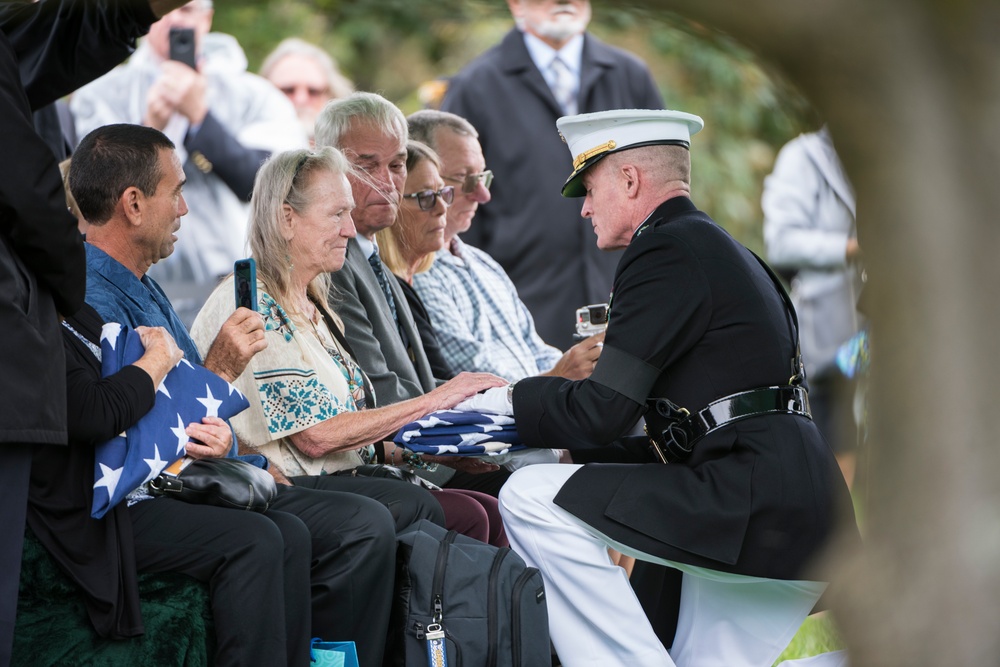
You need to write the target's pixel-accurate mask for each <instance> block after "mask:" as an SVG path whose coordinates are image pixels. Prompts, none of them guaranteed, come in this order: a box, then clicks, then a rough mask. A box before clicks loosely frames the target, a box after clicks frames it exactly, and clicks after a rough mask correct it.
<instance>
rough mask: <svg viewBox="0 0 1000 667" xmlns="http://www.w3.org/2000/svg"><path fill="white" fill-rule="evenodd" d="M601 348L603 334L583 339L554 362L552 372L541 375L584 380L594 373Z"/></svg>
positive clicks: (602, 346) (602, 345)
mask: <svg viewBox="0 0 1000 667" xmlns="http://www.w3.org/2000/svg"><path fill="white" fill-rule="evenodd" d="M603 348H604V332H601V333H599V334H595V335H593V336H591V337H590V338H584V339H583V340H581V341H580V342H579V343H577V344H576V345H574V346H573V347H571V348H569V349H568V350H566V353H565V354H564V355H563V356H562V357H561V358H560V359H559V361H557V362H556V365H555V366H553V367H552V370H550V371H549V372H547V373H543V375H551V376H555V377H562V378H566V379H567V380H585V379H587V378H589V377H590V374H591V373H592V372H593V371H594V366H596V365H597V359H598V358H599V357H600V356H601V350H602V349H603Z"/></svg>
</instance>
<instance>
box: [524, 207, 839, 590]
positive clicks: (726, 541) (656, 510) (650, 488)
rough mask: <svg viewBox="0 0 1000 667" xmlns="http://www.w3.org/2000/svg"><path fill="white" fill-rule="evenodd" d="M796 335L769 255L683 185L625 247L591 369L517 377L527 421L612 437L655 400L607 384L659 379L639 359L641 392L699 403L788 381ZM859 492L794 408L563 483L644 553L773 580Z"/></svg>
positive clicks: (563, 496)
mask: <svg viewBox="0 0 1000 667" xmlns="http://www.w3.org/2000/svg"><path fill="white" fill-rule="evenodd" d="M793 350H794V341H793V337H792V328H791V326H790V324H789V319H788V317H787V315H786V311H785V308H784V305H783V301H782V298H781V296H780V292H779V291H778V289H777V287H776V286H775V284H774V283H773V282H772V280H771V279H770V277H769V276H768V274H767V273H766V271H765V270H764V268H763V267H762V266H760V264H759V263H758V262H757V260H756V259H755V258H754V257H753V255H751V253H750V252H749V251H747V250H746V249H745V248H744V247H743V246H741V245H740V244H738V243H737V242H736V241H735V240H733V239H732V237H730V236H729V234H727V233H726V232H725V231H724V230H723V229H722V228H720V227H719V226H718V225H716V224H715V223H714V222H713V221H712V220H711V219H710V218H709V217H708V216H707V215H705V214H704V213H702V212H700V211H698V210H697V209H696V208H695V207H694V205H693V204H692V203H691V201H690V200H689V199H687V198H683V197H679V198H674V199H670V200H668V201H667V202H665V203H664V204H662V205H661V206H660V207H659V208H658V209H656V211H654V212H653V214H652V215H651V216H650V218H649V219H648V221H647V224H646V225H645V226H644V227H640V230H639V232H638V233H637V235H636V236H635V237H633V240H632V242H631V244H630V245H629V247H628V248H627V249H626V251H625V253H624V255H623V256H622V260H621V263H620V264H619V266H618V270H617V273H616V276H615V283H614V294H613V298H612V305H611V316H610V324H609V327H608V331H607V339H606V341H605V348H604V352H603V354H602V356H601V359H600V361H599V362H598V365H597V368H596V369H595V371H594V374H593V376H592V377H591V379H589V380H583V381H578V382H570V381H566V380H561V379H558V378H529V379H526V380H522V381H521V382H519V383H518V384H517V385H516V387H515V390H514V412H515V416H516V419H517V426H518V430H519V432H520V433H521V435H522V436H523V437H524V439H525V440H526V441H527V442H528V443H529V444H531V445H533V446H538V447H542V446H544V447H564V448H569V449H572V450H580V449H587V448H593V447H596V446H600V445H602V444H604V443H609V442H611V441H613V440H614V439H616V438H618V437H620V436H622V435H623V434H624V433H625V432H626V431H627V430H628V429H629V427H630V426H631V425H632V424H633V423H634V422H635V420H636V418H638V416H639V415H640V413H641V412H642V410H643V406H641V405H640V404H639V403H637V402H635V401H634V400H631V399H629V398H626V397H625V396H623V395H622V394H621V393H619V392H618V391H615V390H613V389H611V388H609V387H608V386H607V384H611V385H615V380H613V379H612V376H614V375H615V372H614V371H615V370H616V369H621V368H623V367H626V366H628V365H629V364H638V366H635V368H639V369H641V368H642V367H643V365H648V366H651V367H653V369H655V370H652V372H651V375H650V379H649V380H646V381H644V380H642V379H641V377H642V373H641V372H629V373H627V374H626V376H627V378H628V379H627V380H625V382H626V383H627V385H628V393H632V394H633V395H639V396H650V397H667V398H670V399H671V400H673V401H674V402H675V403H677V404H678V405H681V406H684V407H687V408H689V409H692V410H694V409H700V408H702V407H704V406H706V405H707V404H708V403H709V402H710V401H712V400H714V399H716V398H719V397H722V396H726V395H729V394H732V393H735V392H739V391H744V390H748V389H754V388H758V387H766V386H771V385H783V384H787V383H788V381H789V376H790V362H791V359H792V357H793ZM609 352H610V354H609ZM653 378H655V379H653ZM603 383H606V384H603ZM619 386H621V385H619ZM647 419H652V417H651V416H649V415H647ZM847 501H848V495H847V489H846V486H845V484H844V482H843V478H842V477H841V475H840V472H839V469H838V468H837V463H836V461H835V459H834V457H833V454H832V452H831V451H830V448H829V447H828V445H827V444H826V442H825V441H824V440H823V438H822V437H821V436H820V434H819V432H818V431H817V429H816V427H815V426H814V425H813V423H812V421H811V420H809V419H808V418H806V417H801V416H794V415H790V414H781V415H764V416H757V417H751V418H748V419H745V420H743V421H739V422H737V423H735V424H733V425H730V426H727V427H725V428H723V429H721V430H719V431H716V432H714V433H712V434H710V435H708V436H707V437H706V438H704V439H703V440H701V441H700V442H699V443H698V444H697V445H696V448H695V451H694V453H693V455H692V457H691V458H690V459H689V460H688V461H687V462H685V463H683V464H674V465H663V464H659V463H649V464H646V465H631V464H625V465H622V464H589V465H586V466H584V467H583V468H582V469H581V470H580V471H579V472H577V473H576V474H575V475H573V477H572V478H571V479H570V480H569V481H568V482H567V483H566V485H565V486H564V487H563V489H562V490H561V491H560V493H559V495H558V496H557V497H556V503H557V504H558V505H560V506H561V507H563V508H565V509H567V510H568V511H570V512H571V513H573V514H574V515H576V516H577V517H579V518H581V519H582V520H584V521H585V522H587V523H588V524H589V525H591V526H593V527H594V528H596V529H597V530H599V531H601V532H602V533H604V534H605V535H607V536H609V537H611V538H612V539H614V540H616V541H618V542H621V543H623V544H627V545H629V546H632V547H635V548H637V549H639V550H641V551H643V552H645V553H649V554H652V555H655V556H659V557H662V558H666V559H670V560H674V561H678V562H682V563H688V564H692V565H698V566H703V567H708V568H712V569H715V570H720V571H724V572H734V573H739V574H745V575H751V576H758V577H769V578H775V579H800V578H809V574H808V572H807V570H806V567H807V565H808V563H809V560H810V558H811V557H812V556H813V555H815V554H816V552H817V549H818V547H820V546H821V545H822V544H823V542H824V541H825V540H826V539H827V538H828V536H829V535H830V531H831V527H832V525H833V523H834V520H835V515H836V512H837V508H839V507H840V504H841V503H844V507H845V509H847V511H849V507H850V505H849V504H848V503H847Z"/></svg>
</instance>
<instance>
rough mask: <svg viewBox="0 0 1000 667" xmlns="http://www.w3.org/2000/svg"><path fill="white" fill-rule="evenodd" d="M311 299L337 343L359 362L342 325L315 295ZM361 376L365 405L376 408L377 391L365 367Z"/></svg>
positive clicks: (355, 361)
mask: <svg viewBox="0 0 1000 667" xmlns="http://www.w3.org/2000/svg"><path fill="white" fill-rule="evenodd" d="M309 300H310V301H312V302H313V305H314V306H316V310H318V311H319V312H320V314H321V315H322V316H323V321H324V322H326V328H327V329H329V330H330V333H331V334H332V335H333V337H334V338H335V339H337V344H338V345H340V347H341V348H342V349H343V350H344V351H345V352H347V354H349V355H351V359H353V360H354V363H355V364H357V363H358V355H356V354H354V350H352V349H351V344H350V343H348V342H347V337H345V336H344V334H343V332H342V331H341V330H340V327H338V326H337V323H336V322H334V321H333V317H332V316H331V315H330V312H329V311H328V310H327V309H326V308H325V307H324V306H323V305H322V304H320V303H319V302H317V301H316V299H314V298H313V297H311V296H310V297H309ZM358 368H361V366H360V365H359V366H358ZM361 377H362V380H363V382H362V386H363V387H364V390H365V405H367V406H369V407H372V408H374V407H375V392H374V391H373V390H372V387H371V384H369V383H370V380H369V379H368V374H367V373H365V369H363V368H361Z"/></svg>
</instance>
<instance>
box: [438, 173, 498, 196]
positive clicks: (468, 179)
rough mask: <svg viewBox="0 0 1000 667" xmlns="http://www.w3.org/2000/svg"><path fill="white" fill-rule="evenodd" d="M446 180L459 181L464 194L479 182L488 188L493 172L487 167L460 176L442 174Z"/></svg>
mask: <svg viewBox="0 0 1000 667" xmlns="http://www.w3.org/2000/svg"><path fill="white" fill-rule="evenodd" d="M441 178H443V179H444V180H446V181H451V182H452V183H461V184H462V192H464V193H465V194H469V193H471V192H472V191H473V190H475V189H476V186H477V185H479V183H480V182H481V183H482V184H483V187H484V188H486V189H487V190H489V189H490V185H491V184H492V183H493V172H492V171H490V170H489V169H487V170H486V171H481V172H479V173H477V174H466V175H465V176H462V177H460V178H459V177H456V176H442V177H441Z"/></svg>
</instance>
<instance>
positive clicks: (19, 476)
mask: <svg viewBox="0 0 1000 667" xmlns="http://www.w3.org/2000/svg"><path fill="white" fill-rule="evenodd" d="M31 449H32V446H31V445H22V444H11V443H0V527H2V528H3V539H0V667H7V666H8V665H10V654H11V651H12V650H13V646H14V623H15V621H16V618H17V589H18V585H19V583H20V577H21V550H22V548H23V542H22V540H23V538H24V516H25V512H26V511H27V507H28V478H29V476H30V474H31Z"/></svg>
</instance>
